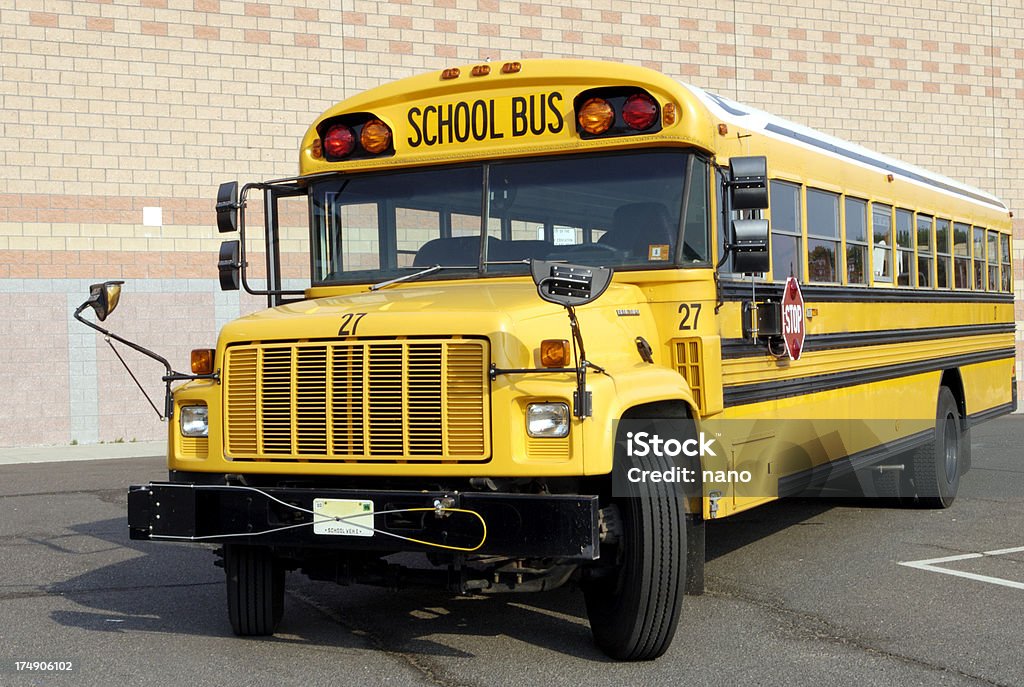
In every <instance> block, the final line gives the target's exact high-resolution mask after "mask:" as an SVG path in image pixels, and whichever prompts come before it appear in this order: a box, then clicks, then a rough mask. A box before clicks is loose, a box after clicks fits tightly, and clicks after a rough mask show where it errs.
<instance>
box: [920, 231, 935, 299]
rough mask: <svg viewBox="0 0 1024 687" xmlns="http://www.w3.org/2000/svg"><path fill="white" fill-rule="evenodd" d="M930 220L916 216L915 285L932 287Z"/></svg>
mask: <svg viewBox="0 0 1024 687" xmlns="http://www.w3.org/2000/svg"><path fill="white" fill-rule="evenodd" d="M932 255H933V253H932V218H931V217H929V216H928V215H918V216H917V285H918V286H920V287H921V288H926V289H930V288H931V287H932Z"/></svg>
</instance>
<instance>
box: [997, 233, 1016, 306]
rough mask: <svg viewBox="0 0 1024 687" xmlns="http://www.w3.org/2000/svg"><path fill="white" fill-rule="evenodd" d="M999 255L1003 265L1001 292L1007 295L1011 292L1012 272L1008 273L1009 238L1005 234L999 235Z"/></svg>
mask: <svg viewBox="0 0 1024 687" xmlns="http://www.w3.org/2000/svg"><path fill="white" fill-rule="evenodd" d="M999 255H1000V257H1001V258H1002V265H1003V269H1002V271H1001V274H1002V275H1003V281H1002V290H1003V291H1005V292H1007V293H1009V292H1011V291H1013V272H1011V271H1010V237H1009V236H1007V235H1006V234H1000V235H999Z"/></svg>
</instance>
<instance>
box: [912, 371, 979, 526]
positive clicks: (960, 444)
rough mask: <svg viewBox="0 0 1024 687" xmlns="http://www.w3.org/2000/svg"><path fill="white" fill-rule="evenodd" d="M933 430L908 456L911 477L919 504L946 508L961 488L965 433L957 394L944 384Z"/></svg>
mask: <svg viewBox="0 0 1024 687" xmlns="http://www.w3.org/2000/svg"><path fill="white" fill-rule="evenodd" d="M932 432H933V433H932V436H931V438H930V439H929V440H928V443H926V444H924V445H923V446H921V447H920V448H918V449H917V450H916V451H914V452H913V454H911V456H910V461H909V466H908V467H910V468H911V475H910V478H911V480H912V481H913V485H914V491H915V493H916V494H917V505H918V506H919V507H923V508H949V507H950V506H951V505H952V504H953V500H954V499H956V493H957V490H958V489H959V488H960V475H961V474H963V469H964V467H965V466H964V462H965V461H964V455H965V450H966V447H965V445H964V443H965V442H966V441H967V435H966V433H965V432H964V431H963V428H962V419H961V417H960V410H959V407H958V406H957V403H956V398H955V397H954V396H953V392H951V391H950V390H949V389H948V388H947V387H941V388H940V389H939V400H938V404H937V408H936V413H935V428H934V429H933V430H932Z"/></svg>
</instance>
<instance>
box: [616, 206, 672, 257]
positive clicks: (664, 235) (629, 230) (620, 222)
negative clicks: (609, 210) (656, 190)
mask: <svg viewBox="0 0 1024 687" xmlns="http://www.w3.org/2000/svg"><path fill="white" fill-rule="evenodd" d="M677 233H678V227H673V226H672V221H671V219H670V217H669V214H668V210H666V209H665V206H664V205H662V204H661V203H654V202H648V203H627V204H625V205H620V206H619V207H618V208H616V209H615V213H614V215H612V227H611V229H610V230H609V231H608V232H607V233H606V234H605V235H604V236H602V237H601V238H599V239H598V240H597V242H598V243H599V244H601V245H605V246H610V247H611V248H616V249H618V250H621V251H625V252H627V253H629V254H631V255H632V256H633V257H634V258H639V259H641V260H644V261H646V260H648V257H649V255H650V248H651V246H668V247H669V248H668V256H667V258H666V262H667V261H669V260H671V259H672V255H673V252H674V248H675V238H676V234H677Z"/></svg>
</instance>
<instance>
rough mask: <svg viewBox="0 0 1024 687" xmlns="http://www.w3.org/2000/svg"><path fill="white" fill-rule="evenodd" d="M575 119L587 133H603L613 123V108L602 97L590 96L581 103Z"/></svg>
mask: <svg viewBox="0 0 1024 687" xmlns="http://www.w3.org/2000/svg"><path fill="white" fill-rule="evenodd" d="M577 119H578V120H579V123H580V128H582V129H583V130H584V131H586V132H587V133H588V134H594V135H597V134H603V133H604V132H606V131H608V129H610V128H611V126H612V124H614V123H615V110H613V109H612V106H611V103H609V102H608V101H607V100H605V99H604V98H591V99H590V100H588V101H587V102H585V103H583V107H581V108H580V113H579V115H578V116H577Z"/></svg>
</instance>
